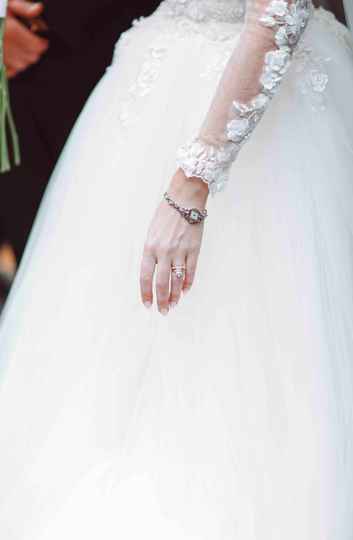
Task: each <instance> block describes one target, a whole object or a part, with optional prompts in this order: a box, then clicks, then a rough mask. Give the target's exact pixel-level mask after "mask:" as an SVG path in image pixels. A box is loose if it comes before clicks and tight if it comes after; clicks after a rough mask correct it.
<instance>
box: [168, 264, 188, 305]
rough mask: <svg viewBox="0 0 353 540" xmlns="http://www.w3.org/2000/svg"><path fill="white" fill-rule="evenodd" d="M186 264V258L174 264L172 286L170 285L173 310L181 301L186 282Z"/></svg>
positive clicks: (170, 300)
mask: <svg viewBox="0 0 353 540" xmlns="http://www.w3.org/2000/svg"><path fill="white" fill-rule="evenodd" d="M185 272H186V264H185V258H184V259H178V260H177V261H173V262H172V267H171V285H170V298H169V303H170V307H171V308H173V307H175V306H176V305H177V303H178V302H179V300H180V295H181V291H182V289H183V284H184V280H185Z"/></svg>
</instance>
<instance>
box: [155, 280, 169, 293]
mask: <svg viewBox="0 0 353 540" xmlns="http://www.w3.org/2000/svg"><path fill="white" fill-rule="evenodd" d="M156 289H157V292H158V293H159V294H160V295H165V294H166V293H167V286H166V285H165V283H157V285H156Z"/></svg>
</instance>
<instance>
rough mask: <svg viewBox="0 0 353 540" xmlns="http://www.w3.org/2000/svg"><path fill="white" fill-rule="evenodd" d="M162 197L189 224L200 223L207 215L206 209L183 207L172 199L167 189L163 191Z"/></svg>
mask: <svg viewBox="0 0 353 540" xmlns="http://www.w3.org/2000/svg"><path fill="white" fill-rule="evenodd" d="M164 198H165V200H166V201H167V203H168V204H169V205H170V206H172V207H173V208H175V210H177V212H179V214H180V215H182V216H183V218H184V219H186V221H187V222H188V223H190V225H197V224H198V223H202V221H203V220H204V219H205V218H206V217H207V210H206V209H204V210H199V209H198V208H184V207H183V206H180V205H179V204H178V203H176V202H175V201H173V199H171V197H170V196H169V195H168V192H167V191H166V192H165V193H164Z"/></svg>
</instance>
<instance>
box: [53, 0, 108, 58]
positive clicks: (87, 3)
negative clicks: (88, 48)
mask: <svg viewBox="0 0 353 540" xmlns="http://www.w3.org/2000/svg"><path fill="white" fill-rule="evenodd" d="M117 1H118V0H115V1H114V0H48V2H46V3H45V14H44V17H45V19H46V21H47V23H48V26H49V30H50V34H51V35H55V36H56V37H58V38H59V39H60V40H61V41H63V42H64V43H65V44H66V45H67V46H68V47H70V48H74V49H76V48H80V47H82V46H84V44H85V42H86V41H87V40H88V39H89V38H90V31H89V28H90V26H91V24H92V20H93V21H94V20H95V18H97V19H100V18H101V17H102V15H103V14H104V12H106V11H107V12H109V11H111V10H112V8H113V7H114V6H115V10H116V2H117Z"/></svg>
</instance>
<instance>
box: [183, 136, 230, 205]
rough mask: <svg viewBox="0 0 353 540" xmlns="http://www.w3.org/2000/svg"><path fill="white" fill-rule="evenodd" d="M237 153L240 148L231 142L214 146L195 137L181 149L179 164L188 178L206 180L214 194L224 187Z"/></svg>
mask: <svg viewBox="0 0 353 540" xmlns="http://www.w3.org/2000/svg"><path fill="white" fill-rule="evenodd" d="M237 153H238V148H237V147H236V146H235V145H234V144H232V143H231V142H228V143H226V144H224V145H222V146H213V145H211V144H207V143H205V142H204V141H202V139H194V140H193V141H191V142H190V143H189V144H185V145H184V146H182V147H181V148H180V149H179V152H178V166H179V167H180V168H181V169H182V170H183V171H184V173H185V176H186V177H187V178H201V180H203V181H204V182H206V183H207V184H208V188H209V190H210V193H211V194H212V195H214V194H215V193H217V192H218V191H222V189H223V188H224V186H225V184H226V182H227V180H228V177H229V169H230V167H231V165H232V163H233V161H234V160H235V159H236V154H237Z"/></svg>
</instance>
